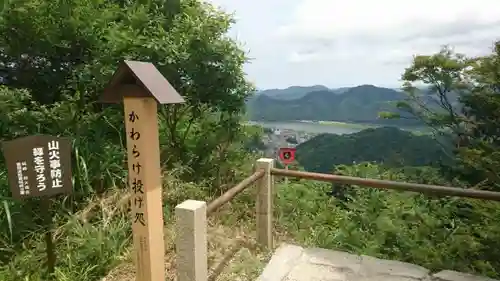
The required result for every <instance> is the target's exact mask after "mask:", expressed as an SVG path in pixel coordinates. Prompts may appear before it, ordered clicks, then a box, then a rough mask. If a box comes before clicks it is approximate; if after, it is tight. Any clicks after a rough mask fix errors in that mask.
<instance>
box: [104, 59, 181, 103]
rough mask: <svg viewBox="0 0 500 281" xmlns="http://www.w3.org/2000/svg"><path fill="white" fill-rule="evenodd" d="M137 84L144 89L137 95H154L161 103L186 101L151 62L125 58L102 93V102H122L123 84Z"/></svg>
mask: <svg viewBox="0 0 500 281" xmlns="http://www.w3.org/2000/svg"><path fill="white" fill-rule="evenodd" d="M130 85H136V86H139V87H141V88H142V89H143V91H140V93H141V94H138V92H137V91H135V92H134V93H135V94H134V95H135V96H139V95H140V96H142V97H154V98H155V99H156V100H157V101H158V103H160V104H172V103H184V99H183V98H182V96H181V95H179V93H178V92H177V91H176V90H175V89H174V87H172V85H170V83H169V82H168V81H167V79H165V77H164V76H163V75H162V74H161V73H160V71H158V69H157V68H156V67H155V66H154V65H153V64H152V63H149V62H142V61H129V60H124V61H123V62H122V63H120V65H119V67H118V69H117V70H116V72H115V73H114V74H113V77H112V78H111V80H110V81H109V83H108V85H107V86H106V88H105V89H104V93H103V94H102V95H101V98H100V102H102V103H120V102H122V101H123V95H124V92H127V93H130V91H122V90H121V89H120V88H121V87H123V86H130Z"/></svg>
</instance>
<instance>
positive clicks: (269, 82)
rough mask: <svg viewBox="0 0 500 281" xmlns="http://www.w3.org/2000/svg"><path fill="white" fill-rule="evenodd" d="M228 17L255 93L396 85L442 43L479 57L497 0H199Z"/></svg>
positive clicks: (490, 34) (487, 43) (498, 33)
mask: <svg viewBox="0 0 500 281" xmlns="http://www.w3.org/2000/svg"><path fill="white" fill-rule="evenodd" d="M206 1H208V2H211V3H212V4H214V5H215V6H217V7H220V8H221V9H223V10H225V11H227V12H229V13H233V14H234V16H235V18H236V20H237V23H236V24H235V25H234V26H233V28H232V29H231V30H230V33H229V35H230V36H231V37H233V38H235V39H237V40H238V41H239V42H240V43H241V44H242V47H243V48H244V49H245V50H246V51H247V53H248V56H249V57H250V58H251V61H250V62H249V63H248V64H247V65H245V72H246V73H247V76H248V79H249V80H250V81H252V82H253V83H255V85H256V86H257V87H258V88H259V89H271V88H286V87H289V86H310V85H325V86H327V87H331V88H338V87H351V86H356V85H362V84H373V85H377V86H381V87H393V88H396V87H399V86H400V85H401V82H400V77H401V74H402V73H403V71H404V69H405V68H406V67H408V66H409V65H410V63H411V60H412V57H413V56H414V55H430V54H433V53H435V52H437V51H439V49H440V47H441V46H443V45H445V44H446V45H450V46H453V47H454V48H455V50H456V51H457V52H460V53H465V54H467V55H471V56H474V55H482V54H487V53H488V52H491V48H492V44H493V42H494V41H495V40H497V39H500V1H499V0H474V1H472V0H419V1H408V0H406V1H397V0H377V1H373V0H371V1H369V0H349V1H347V0H268V1H264V0H252V1H249V0H206Z"/></svg>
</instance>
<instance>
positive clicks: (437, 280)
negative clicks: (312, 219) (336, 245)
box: [257, 244, 499, 281]
mask: <svg viewBox="0 0 500 281" xmlns="http://www.w3.org/2000/svg"><path fill="white" fill-rule="evenodd" d="M417 280H423V281H499V280H495V279H491V278H485V277H480V276H475V275H470V274H465V273H460V272H456V271H449V270H444V271H441V272H438V273H435V274H430V272H429V270H428V269H426V268H423V267H421V266H418V265H414V264H410V263H404V262H399V261H391V260H382V259H377V258H373V257H369V256H358V255H353V254H349V253H345V252H339V251H332V250H326V249H319V248H314V249H304V248H302V247H299V246H295V245H289V244H283V245H282V246H281V247H279V248H278V249H277V250H276V252H275V253H274V255H273V257H272V258H271V261H270V262H269V264H268V265H267V266H266V268H265V269H264V272H263V273H262V274H261V276H260V277H259V278H258V279H257V281H417Z"/></svg>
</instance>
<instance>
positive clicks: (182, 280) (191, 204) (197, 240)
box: [175, 200, 208, 281]
mask: <svg viewBox="0 0 500 281" xmlns="http://www.w3.org/2000/svg"><path fill="white" fill-rule="evenodd" d="M175 216H176V232H177V233H176V238H175V247H176V255H177V256H176V264H177V281H207V279H208V261H207V259H208V255H207V204H206V203H205V202H204V201H195V200H186V201H184V202H182V203H181V204H179V205H177V206H176V207H175Z"/></svg>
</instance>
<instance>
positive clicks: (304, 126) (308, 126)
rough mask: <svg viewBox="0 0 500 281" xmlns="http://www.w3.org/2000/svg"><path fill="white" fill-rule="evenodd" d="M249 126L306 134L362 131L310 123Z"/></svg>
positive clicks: (261, 123)
mask: <svg viewBox="0 0 500 281" xmlns="http://www.w3.org/2000/svg"><path fill="white" fill-rule="evenodd" d="M249 123H250V124H255V125H260V126H262V127H264V128H270V129H273V128H274V129H280V130H293V131H298V132H306V133H312V134H325V133H327V134H337V135H343V134H352V133H356V132H359V131H361V130H363V129H366V128H362V127H358V128H355V127H354V128H353V127H349V124H344V123H342V124H319V123H312V122H298V121H290V122H249ZM367 128H368V127H367Z"/></svg>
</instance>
